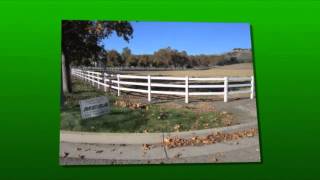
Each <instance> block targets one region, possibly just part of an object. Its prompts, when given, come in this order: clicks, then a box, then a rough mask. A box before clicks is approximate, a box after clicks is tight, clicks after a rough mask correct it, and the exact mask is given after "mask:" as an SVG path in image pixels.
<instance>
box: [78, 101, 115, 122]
mask: <svg viewBox="0 0 320 180" xmlns="http://www.w3.org/2000/svg"><path fill="white" fill-rule="evenodd" d="M79 103H80V109H81V117H82V119H88V118H93V117H97V116H101V115H104V114H106V113H109V112H110V104H109V100H108V98H107V97H105V96H101V97H96V98H91V99H86V100H81V101H80V102H79Z"/></svg>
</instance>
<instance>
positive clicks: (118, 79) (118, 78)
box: [117, 74, 120, 96]
mask: <svg viewBox="0 0 320 180" xmlns="http://www.w3.org/2000/svg"><path fill="white" fill-rule="evenodd" d="M117 82H118V96H120V76H119V74H117Z"/></svg>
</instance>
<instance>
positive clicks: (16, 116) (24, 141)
mask: <svg viewBox="0 0 320 180" xmlns="http://www.w3.org/2000/svg"><path fill="white" fill-rule="evenodd" d="M319 12H320V2H317V1H306V0H297V1H276V0H274V1H268V2H267V1H259V0H239V1H235V0H234V1H231V0H229V1H224V0H220V1H214V2H213V1H212V2H211V1H209V0H206V1H201V0H192V1H186V0H184V1H178V0H175V1H171V0H165V1H157V2H156V1H148V0H134V1H129V0H120V1H111V0H104V1H102V0H91V1H88V2H86V1H83V0H65V1H53V0H47V1H36V0H33V1H28V2H25V1H18V0H12V1H9V0H8V1H7V0H5V1H1V2H0V15H1V22H0V60H1V65H0V68H1V71H0V80H1V81H0V84H1V85H0V91H1V93H0V96H1V97H0V107H1V108H0V115H1V117H0V119H1V120H0V171H1V173H0V177H1V178H0V179H15V178H17V179H18V178H19V179H131V178H134V179H247V180H248V179H275V178H290V179H315V178H316V176H319V162H320V155H319V152H320V148H319V147H320V140H319V133H318V132H319V129H320V128H319V125H320V119H319V115H318V113H319V105H318V102H319V100H320V98H319V92H320V88H319V87H320V85H319V78H318V77H319V76H318V75H319V73H320V67H319V65H320V61H319V60H320V59H319V51H320V46H319V40H320V35H319V33H320V18H319V14H320V13H319ZM62 19H82V20H87V19H101V20H118V19H120V20H140V21H197V22H198V21H201V22H248V23H251V25H252V35H253V47H254V59H255V70H256V85H257V100H258V113H259V123H260V131H261V132H260V135H261V143H262V163H258V164H187V165H140V166H134V165H129V166H128V165H121V166H74V167H60V166H59V162H58V152H59V120H60V115H59V112H60V108H59V105H60V104H59V101H60V96H59V93H60V32H61V29H60V24H61V20H62ZM156 35H157V34H155V36H156ZM318 178H319V177H318Z"/></svg>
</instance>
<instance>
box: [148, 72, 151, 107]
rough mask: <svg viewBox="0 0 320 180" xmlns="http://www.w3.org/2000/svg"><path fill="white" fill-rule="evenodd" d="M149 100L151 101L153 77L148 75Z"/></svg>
mask: <svg viewBox="0 0 320 180" xmlns="http://www.w3.org/2000/svg"><path fill="white" fill-rule="evenodd" d="M148 101H149V102H151V77H150V75H148Z"/></svg>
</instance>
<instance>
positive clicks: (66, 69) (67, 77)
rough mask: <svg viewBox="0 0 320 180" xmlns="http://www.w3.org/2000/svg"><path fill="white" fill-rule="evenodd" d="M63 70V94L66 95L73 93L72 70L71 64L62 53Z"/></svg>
mask: <svg viewBox="0 0 320 180" xmlns="http://www.w3.org/2000/svg"><path fill="white" fill-rule="evenodd" d="M61 58H62V59H61V68H62V92H63V94H65V93H71V92H72V86H71V69H70V63H69V61H68V60H67V59H66V58H65V55H64V53H63V52H62V57H61Z"/></svg>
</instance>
